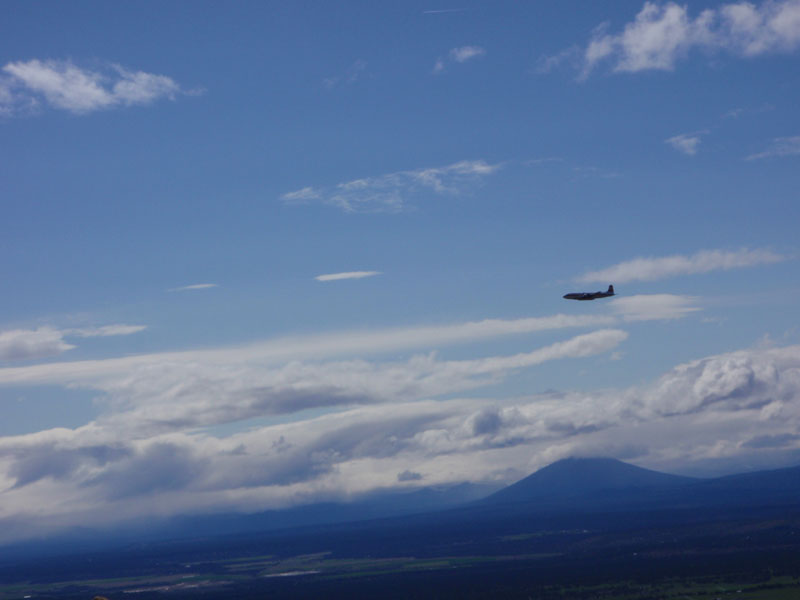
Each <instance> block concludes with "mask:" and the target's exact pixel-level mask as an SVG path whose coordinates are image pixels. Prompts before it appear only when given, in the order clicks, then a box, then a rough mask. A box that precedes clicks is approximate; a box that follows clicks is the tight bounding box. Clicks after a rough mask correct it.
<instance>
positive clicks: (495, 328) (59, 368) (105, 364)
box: [0, 314, 615, 385]
mask: <svg viewBox="0 0 800 600" xmlns="http://www.w3.org/2000/svg"><path fill="white" fill-rule="evenodd" d="M614 322H615V319H614V318H613V317H611V316H603V315H575V316H573V315H561V314H559V315H553V316H548V317H528V318H523V319H512V320H505V319H485V320H483V321H473V322H467V323H457V324H452V325H432V326H421V327H404V328H397V329H383V330H376V331H347V332H341V333H331V334H325V335H312V336H296V337H285V338H278V339H274V340H268V341H265V342H261V343H257V344H251V345H248V346H242V347H233V348H221V349H213V350H195V351H185V352H161V353H155V354H145V355H139V356H128V357H124V358H112V359H105V360H87V361H79V362H64V363H50V364H47V365H34V366H30V367H22V368H16V367H15V368H5V369H0V385H18V384H19V385H24V384H33V385H38V384H65V385H72V384H75V385H84V384H85V383H86V382H91V381H95V380H108V379H115V378H120V377H123V376H125V374H126V373H130V372H133V371H136V370H141V371H142V372H147V371H153V370H155V369H158V368H161V367H164V368H171V367H173V366H176V365H177V366H180V365H190V366H191V365H205V364H208V365H217V366H219V367H225V368H235V367H236V365H242V364H244V365H247V364H255V365H258V368H263V367H264V366H266V365H276V364H284V363H286V362H287V361H295V360H320V359H324V358H331V357H347V356H364V355H374V354H381V353H384V352H392V351H397V350H407V349H415V348H426V349H427V348H435V347H442V346H447V345H452V344H458V343H467V342H472V341H477V340H483V339H491V338H496V337H501V336H508V335H522V334H529V333H536V332H540V331H554V330H560V329H568V328H588V327H605V326H609V325H613V324H614ZM187 368H188V367H187Z"/></svg>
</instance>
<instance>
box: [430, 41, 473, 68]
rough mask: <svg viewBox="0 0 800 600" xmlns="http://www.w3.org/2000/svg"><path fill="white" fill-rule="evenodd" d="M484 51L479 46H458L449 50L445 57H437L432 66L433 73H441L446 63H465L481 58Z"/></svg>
mask: <svg viewBox="0 0 800 600" xmlns="http://www.w3.org/2000/svg"><path fill="white" fill-rule="evenodd" d="M484 54H486V50H485V49H484V48H482V47H481V46H460V47H458V48H451V49H450V52H448V53H447V56H446V57H441V56H440V57H439V58H437V59H436V63H435V64H434V66H433V72H434V73H441V72H442V71H444V70H445V67H446V65H447V63H449V62H456V63H465V62H467V61H468V60H472V59H473V58H477V57H479V56H483V55H484Z"/></svg>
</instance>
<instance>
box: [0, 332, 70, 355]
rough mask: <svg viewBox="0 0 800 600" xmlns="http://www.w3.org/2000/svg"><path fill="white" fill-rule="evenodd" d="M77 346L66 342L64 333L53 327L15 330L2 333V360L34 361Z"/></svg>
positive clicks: (0, 342)
mask: <svg viewBox="0 0 800 600" xmlns="http://www.w3.org/2000/svg"><path fill="white" fill-rule="evenodd" d="M74 347H75V346H73V345H71V344H67V343H66V342H65V341H64V333H63V332H62V331H59V330H57V329H53V328H52V327H39V328H38V329H13V330H11V331H3V332H1V333H0V360H33V359H38V358H46V357H48V356H55V355H57V354H61V353H62V352H66V351H67V350H71V349H72V348H74Z"/></svg>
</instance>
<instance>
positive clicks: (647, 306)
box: [610, 294, 700, 321]
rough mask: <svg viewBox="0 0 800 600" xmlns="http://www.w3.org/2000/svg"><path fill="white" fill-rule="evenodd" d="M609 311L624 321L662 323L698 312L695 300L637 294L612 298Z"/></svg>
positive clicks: (665, 295) (670, 295) (672, 296)
mask: <svg viewBox="0 0 800 600" xmlns="http://www.w3.org/2000/svg"><path fill="white" fill-rule="evenodd" d="M610 304H611V309H612V310H613V311H614V312H616V313H618V314H619V315H621V316H622V317H623V319H624V320H625V321H662V320H672V319H682V318H683V317H685V316H687V315H689V314H691V313H693V312H696V311H699V310H700V307H698V306H696V300H695V298H692V297H690V296H677V295H674V294H639V295H636V296H626V297H624V298H614V299H613V300H612V301H611V303H610Z"/></svg>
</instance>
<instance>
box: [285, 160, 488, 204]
mask: <svg viewBox="0 0 800 600" xmlns="http://www.w3.org/2000/svg"><path fill="white" fill-rule="evenodd" d="M500 167H501V165H499V164H495V165H490V164H488V163H487V162H486V161H483V160H464V161H460V162H457V163H453V164H451V165H447V166H444V167H432V168H427V169H416V170H413V171H398V172H395V173H388V174H386V175H378V176H376V177H365V178H363V179H354V180H352V181H346V182H344V183H339V184H337V185H335V186H333V187H327V188H319V189H317V188H313V187H304V188H302V189H299V190H296V191H293V192H288V193H286V194H283V195H282V196H281V200H283V201H284V202H286V203H288V204H307V203H310V202H320V203H322V204H326V205H329V206H335V207H337V208H340V209H342V210H343V211H345V212H353V213H355V212H400V211H402V210H403V209H405V208H406V207H407V204H408V201H409V200H411V199H413V198H417V197H419V196H421V195H422V194H423V193H424V192H433V193H435V194H440V195H442V194H450V195H456V194H459V193H463V192H464V191H465V189H466V188H467V186H468V185H470V184H475V183H477V182H480V181H481V180H482V179H483V178H485V177H487V176H489V175H491V174H493V173H495V172H497V170H498V169H500Z"/></svg>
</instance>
